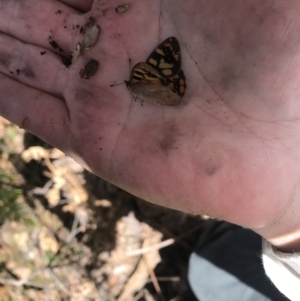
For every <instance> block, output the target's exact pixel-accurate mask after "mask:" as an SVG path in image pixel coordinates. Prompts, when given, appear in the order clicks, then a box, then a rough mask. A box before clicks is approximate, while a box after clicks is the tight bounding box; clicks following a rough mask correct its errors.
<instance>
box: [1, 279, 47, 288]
mask: <svg viewBox="0 0 300 301" xmlns="http://www.w3.org/2000/svg"><path fill="white" fill-rule="evenodd" d="M0 283H1V284H9V285H13V286H18V287H19V286H23V285H24V286H31V287H34V288H38V289H44V288H45V286H44V285H42V284H38V283H35V282H30V281H27V279H20V280H16V279H7V278H1V277H0Z"/></svg>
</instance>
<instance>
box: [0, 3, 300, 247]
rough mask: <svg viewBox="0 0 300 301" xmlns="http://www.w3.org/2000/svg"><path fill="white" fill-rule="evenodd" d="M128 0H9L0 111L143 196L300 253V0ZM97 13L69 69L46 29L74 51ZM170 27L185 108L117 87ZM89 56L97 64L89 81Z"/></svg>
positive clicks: (0, 58)
mask: <svg viewBox="0 0 300 301" xmlns="http://www.w3.org/2000/svg"><path fill="white" fill-rule="evenodd" d="M125 2H126V1H125ZM125 2H122V1H119V0H118V1H117V0H116V1H115V0H107V1H105V0H101V1H96V0H95V1H94V3H93V2H92V1H89V0H87V1H82V0H65V1H42V0H22V1H21V0H0V114H1V115H2V116H3V117H5V118H7V119H9V120H11V121H12V122H14V123H16V124H17V125H19V126H22V127H24V128H25V129H26V130H28V131H30V132H32V133H33V134H35V135H37V136H39V137H40V138H42V139H44V140H45V141H47V142H49V143H50V144H52V145H53V146H55V147H57V148H59V149H61V150H62V151H64V152H66V153H67V154H68V155H70V156H72V157H73V158H75V159H76V160H77V161H79V162H80V163H81V164H83V165H84V166H85V167H86V168H88V169H89V170H91V171H92V172H94V173H95V174H97V175H99V176H100V177H102V178H104V179H105V180H107V181H110V182H112V183H114V184H115V185H117V186H119V187H121V188H123V189H125V190H127V191H129V192H131V193H133V194H134V195H137V196H139V197H141V198H143V199H145V200H147V201H150V202H154V203H157V204H160V205H162V206H168V207H172V208H176V209H178V210H182V211H185V212H188V213H193V214H206V215H210V216H213V217H217V218H220V219H224V220H226V221H229V222H232V223H235V224H238V225H241V226H244V227H248V228H251V229H252V230H254V231H256V232H257V233H259V234H260V235H261V236H262V237H264V238H266V239H267V240H269V241H270V242H271V243H272V244H273V245H275V246H278V247H279V248H280V249H281V250H283V251H290V250H296V251H297V250H298V251H299V250H300V247H299V245H300V244H299V243H298V240H299V237H300V222H299V221H300V190H299V188H300V186H299V184H300V168H299V166H298V165H299V162H300V119H299V117H300V18H299V16H298V15H299V14H298V12H299V10H300V3H299V1H297V0H293V1H279V0H277V1H275V0H266V1H263V2H262V1H259V0H252V1H238V0H229V1H222V0H211V1H200V0H189V1H179V0H177V1H174V0H161V1H158V0H153V1H148V0H131V1H130V3H131V7H130V8H129V9H128V10H127V11H126V12H124V13H123V14H117V13H116V12H115V10H114V9H115V7H116V6H117V5H120V4H124V3H125ZM59 10H60V11H61V12H59V13H57V12H58V11H59ZM90 15H92V16H94V17H95V18H96V23H97V24H98V25H99V27H100V28H101V34H100V37H99V40H98V42H97V43H96V45H95V46H94V47H93V48H91V49H90V50H89V51H85V52H84V53H83V54H82V55H81V56H80V57H79V58H78V59H73V63H72V65H71V66H70V67H68V68H66V67H65V66H64V65H63V64H62V62H61V58H60V56H59V55H60V54H61V53H60V52H59V51H56V50H54V49H53V48H52V47H51V45H50V44H49V40H48V39H49V36H51V39H53V40H54V41H56V42H57V44H58V45H59V46H60V47H61V48H62V49H63V54H66V55H67V54H70V53H71V52H72V51H74V50H75V47H76V43H77V42H79V41H80V40H81V39H82V35H81V34H80V33H79V29H77V28H76V25H80V26H82V25H83V24H84V23H85V22H86V21H87V19H88V17H89V16H90ZM170 36H175V37H176V38H177V39H178V41H179V44H180V46H181V56H182V69H183V71H184V73H185V76H186V82H187V90H186V93H185V95H184V97H183V100H182V104H181V105H179V106H176V107H164V106H160V105H154V104H149V103H144V104H143V106H142V105H141V104H140V103H139V102H138V101H136V102H135V101H134V99H133V98H132V96H131V95H130V93H129V91H128V90H127V88H126V86H125V85H123V86H122V85H121V86H116V87H113V88H111V87H110V85H111V84H115V83H120V82H123V81H124V80H128V79H129V76H130V69H131V68H132V66H133V65H134V64H136V63H137V62H140V61H145V60H146V58H147V57H148V55H149V54H150V53H151V51H152V50H153V49H154V48H155V47H156V46H157V45H158V44H159V43H160V42H162V41H163V40H164V39H165V38H167V37H170ZM44 51H46V54H44V55H41V52H44ZM89 59H96V60H98V61H99V69H98V71H97V73H96V74H95V75H94V76H93V77H91V78H90V79H89V80H86V79H82V78H80V76H79V70H80V69H82V68H83V66H84V65H85V63H87V61H88V60H89ZM16 70H19V72H18V73H19V75H18V74H17V72H16Z"/></svg>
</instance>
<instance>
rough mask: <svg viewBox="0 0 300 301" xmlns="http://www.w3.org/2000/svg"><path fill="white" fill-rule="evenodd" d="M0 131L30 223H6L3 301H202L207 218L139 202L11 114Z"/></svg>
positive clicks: (6, 168) (0, 262)
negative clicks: (197, 287)
mask: <svg viewBox="0 0 300 301" xmlns="http://www.w3.org/2000/svg"><path fill="white" fill-rule="evenodd" d="M11 132H13V135H12V134H11ZM0 138H1V159H0V163H1V170H2V172H4V173H6V174H9V175H14V179H13V180H12V182H11V185H12V187H17V188H21V189H22V191H23V193H22V195H21V196H20V197H19V198H18V203H19V204H21V205H22V206H23V207H24V208H25V209H24V210H25V211H24V212H26V215H27V217H28V218H29V219H30V220H31V221H32V222H31V223H26V222H22V221H13V220H12V219H9V220H5V221H2V222H1V221H0V222H1V228H0V300H22V301H23V300H25V301H26V300H28V301H29V300H31V301H41V300H49V301H52V300H55V301H57V300H100V301H113V300H115V301H127V300H128V301H133V300H136V301H142V300H145V301H150V300H159V301H171V300H172V301H175V300H176V301H180V300H182V301H183V300H184V301H194V300H195V301H196V298H195V297H194V295H193V293H192V292H191V290H190V288H189V285H188V281H187V269H188V260H189V256H190V254H191V252H192V251H193V249H194V247H195V245H196V243H197V240H198V237H199V235H200V233H201V231H202V229H203V224H204V221H203V220H202V218H201V217H198V216H191V215H187V214H185V213H182V212H178V211H174V210H170V209H167V208H163V207H160V206H157V205H153V204H150V203H147V202H145V201H143V200H141V199H138V198H136V197H134V196H132V195H130V194H129V193H127V192H125V191H123V190H121V189H119V188H117V187H115V186H113V185H112V184H109V183H107V182H105V181H104V180H102V179H100V178H99V177H97V176H95V175H93V174H91V173H89V172H87V171H86V170H84V169H82V168H81V167H80V166H79V165H78V164H77V163H76V162H74V161H73V160H72V159H71V158H69V157H66V156H65V155H64V154H62V153H61V152H59V151H58V150H56V149H53V148H52V147H51V146H50V145H48V144H46V143H45V142H43V141H41V140H40V139H38V138H37V137H35V136H33V135H31V134H29V133H26V132H24V131H23V130H21V129H19V128H17V127H15V126H13V125H11V124H10V123H8V122H7V121H5V120H4V119H3V120H2V119H1V120H0ZM0 210H1V208H0ZM24 214H25V213H24ZM28 218H27V219H28ZM162 242H164V243H165V244H169V245H168V246H166V247H164V245H163V244H162ZM136 252H139V254H136ZM141 253H142V254H141Z"/></svg>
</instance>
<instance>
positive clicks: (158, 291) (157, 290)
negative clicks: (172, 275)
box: [143, 255, 166, 301]
mask: <svg viewBox="0 0 300 301" xmlns="http://www.w3.org/2000/svg"><path fill="white" fill-rule="evenodd" d="M146 256H147V255H144V256H143V261H144V263H145V266H146V268H147V270H148V273H149V275H150V278H151V281H152V283H153V286H154V288H155V291H156V293H157V295H158V297H159V299H160V300H161V301H166V299H165V298H164V296H163V294H162V292H161V289H160V286H159V283H158V281H157V279H156V276H155V274H154V272H153V270H152V269H151V268H150V266H149V264H148V261H147V257H146Z"/></svg>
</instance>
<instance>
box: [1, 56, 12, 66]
mask: <svg viewBox="0 0 300 301" xmlns="http://www.w3.org/2000/svg"><path fill="white" fill-rule="evenodd" d="M10 59H11V56H10V55H6V54H0V65H2V66H4V67H8V66H9V64H10Z"/></svg>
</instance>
